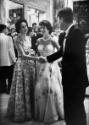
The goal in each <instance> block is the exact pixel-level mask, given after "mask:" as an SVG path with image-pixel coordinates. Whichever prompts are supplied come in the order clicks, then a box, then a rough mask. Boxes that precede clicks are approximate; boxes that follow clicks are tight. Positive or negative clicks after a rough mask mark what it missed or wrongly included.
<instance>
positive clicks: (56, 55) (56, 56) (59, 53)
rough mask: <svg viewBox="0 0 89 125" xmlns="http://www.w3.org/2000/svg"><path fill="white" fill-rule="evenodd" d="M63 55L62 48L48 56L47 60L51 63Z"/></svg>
mask: <svg viewBox="0 0 89 125" xmlns="http://www.w3.org/2000/svg"><path fill="white" fill-rule="evenodd" d="M61 56H62V48H61V49H60V50H59V51H57V52H55V53H53V54H52V55H49V56H47V61H48V62H49V63H51V62H53V61H55V60H57V59H59V58H60V57H61Z"/></svg>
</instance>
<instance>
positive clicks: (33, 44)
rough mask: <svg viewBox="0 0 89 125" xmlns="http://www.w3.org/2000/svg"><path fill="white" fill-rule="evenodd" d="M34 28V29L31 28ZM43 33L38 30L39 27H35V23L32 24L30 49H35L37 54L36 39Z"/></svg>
mask: <svg viewBox="0 0 89 125" xmlns="http://www.w3.org/2000/svg"><path fill="white" fill-rule="evenodd" d="M33 29H34V30H33ZM42 36H43V35H42V33H41V32H40V28H39V27H37V24H36V23H33V24H32V33H31V39H32V49H33V50H34V51H35V53H36V54H37V53H38V52H37V39H38V38H41V37H42Z"/></svg>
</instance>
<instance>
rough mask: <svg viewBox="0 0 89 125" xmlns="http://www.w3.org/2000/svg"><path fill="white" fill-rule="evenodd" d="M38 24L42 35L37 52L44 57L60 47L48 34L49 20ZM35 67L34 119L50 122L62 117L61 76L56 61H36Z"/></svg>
mask: <svg viewBox="0 0 89 125" xmlns="http://www.w3.org/2000/svg"><path fill="white" fill-rule="evenodd" d="M39 25H40V29H41V31H42V33H43V37H42V38H39V39H38V41H37V43H38V52H39V54H40V56H45V57H46V56H48V55H50V54H52V53H54V51H55V49H60V47H59V45H58V43H57V42H55V41H54V40H53V38H52V37H51V35H50V34H51V32H52V26H51V24H50V22H48V21H46V20H44V21H42V22H40V24H39ZM36 67H37V82H36V86H35V120H37V121H40V122H44V123H52V122H55V121H58V120H60V119H64V108H63V88H62V84H61V80H62V77H61V72H60V67H59V66H58V61H56V62H54V63H51V64H50V63H48V62H46V63H40V62H37V64H36Z"/></svg>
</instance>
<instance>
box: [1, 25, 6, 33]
mask: <svg viewBox="0 0 89 125" xmlns="http://www.w3.org/2000/svg"><path fill="white" fill-rule="evenodd" d="M6 28H7V26H6V25H4V24H0V33H2V32H3V30H4V29H6Z"/></svg>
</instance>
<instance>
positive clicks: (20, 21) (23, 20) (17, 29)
mask: <svg viewBox="0 0 89 125" xmlns="http://www.w3.org/2000/svg"><path fill="white" fill-rule="evenodd" d="M22 22H24V23H26V25H27V27H28V23H27V20H26V19H20V20H18V21H17V22H16V24H15V27H16V31H17V33H19V32H20V28H21V23H22Z"/></svg>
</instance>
